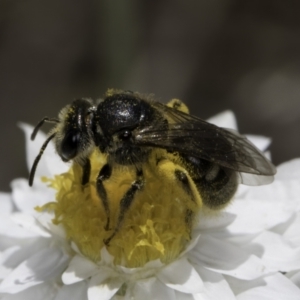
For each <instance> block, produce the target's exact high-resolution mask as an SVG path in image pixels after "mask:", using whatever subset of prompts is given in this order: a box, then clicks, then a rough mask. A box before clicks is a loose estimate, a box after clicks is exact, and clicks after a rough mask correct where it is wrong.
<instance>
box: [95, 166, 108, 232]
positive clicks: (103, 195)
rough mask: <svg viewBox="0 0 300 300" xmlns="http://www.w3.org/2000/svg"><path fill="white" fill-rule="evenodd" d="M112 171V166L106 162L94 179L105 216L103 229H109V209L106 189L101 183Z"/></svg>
mask: <svg viewBox="0 0 300 300" xmlns="http://www.w3.org/2000/svg"><path fill="white" fill-rule="evenodd" d="M111 173H112V168H111V166H110V165H109V164H106V165H104V166H103V167H102V169H101V170H100V172H99V175H98V177H97V181H96V188H97V192H98V195H99V197H100V199H101V201H102V204H103V207H104V210H105V213H106V216H107V221H106V225H105V227H104V228H105V230H109V223H110V209H109V203H108V199H107V193H106V189H105V187H104V185H103V181H105V180H107V179H109V178H110V176H111Z"/></svg>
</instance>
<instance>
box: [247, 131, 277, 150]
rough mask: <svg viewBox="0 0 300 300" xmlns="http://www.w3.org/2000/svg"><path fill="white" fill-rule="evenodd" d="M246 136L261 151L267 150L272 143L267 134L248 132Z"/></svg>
mask: <svg viewBox="0 0 300 300" xmlns="http://www.w3.org/2000/svg"><path fill="white" fill-rule="evenodd" d="M246 137H247V139H248V140H249V141H250V142H252V143H253V144H254V145H255V146H256V147H257V148H258V149H259V150H260V151H265V150H266V149H267V148H268V147H269V146H270V144H271V139H270V138H268V137H265V136H261V135H251V134H247V135H246Z"/></svg>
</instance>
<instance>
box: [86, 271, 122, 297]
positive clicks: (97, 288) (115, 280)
mask: <svg viewBox="0 0 300 300" xmlns="http://www.w3.org/2000/svg"><path fill="white" fill-rule="evenodd" d="M111 275H112V274H111V273H109V272H101V273H98V274H96V275H94V276H92V278H91V280H90V281H89V287H88V299H89V300H99V298H100V297H101V300H109V299H111V298H112V297H113V295H114V294H115V293H116V292H117V291H118V290H119V288H120V287H121V286H122V284H123V283H124V280H123V279H122V278H120V277H111Z"/></svg>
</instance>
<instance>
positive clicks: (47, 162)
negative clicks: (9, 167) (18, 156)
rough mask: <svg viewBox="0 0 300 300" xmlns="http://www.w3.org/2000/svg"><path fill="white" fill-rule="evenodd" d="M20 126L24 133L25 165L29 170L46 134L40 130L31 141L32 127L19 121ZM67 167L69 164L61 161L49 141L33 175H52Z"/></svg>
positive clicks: (65, 169)
mask: <svg viewBox="0 0 300 300" xmlns="http://www.w3.org/2000/svg"><path fill="white" fill-rule="evenodd" d="M20 127H21V128H22V130H23V131H24V133H25V138H26V153H27V166H28V170H30V169H31V167H32V165H33V162H34V160H35V158H36V156H37V154H38V153H39V151H40V148H41V146H42V144H43V143H44V142H45V140H46V138H47V136H46V135H45V134H43V133H42V132H41V131H40V132H39V133H38V134H37V136H36V138H35V140H34V141H31V139H30V136H31V133H32V131H33V127H32V126H30V125H28V124H25V123H20ZM68 169H69V165H68V164H65V163H63V161H62V160H61V159H60V157H59V156H58V155H57V153H56V152H55V150H54V146H53V143H49V144H48V146H47V148H46V150H45V151H44V154H43V156H42V159H41V160H40V161H39V164H38V167H37V169H36V174H35V177H41V176H53V175H55V174H60V173H63V172H66V171H67V170H68Z"/></svg>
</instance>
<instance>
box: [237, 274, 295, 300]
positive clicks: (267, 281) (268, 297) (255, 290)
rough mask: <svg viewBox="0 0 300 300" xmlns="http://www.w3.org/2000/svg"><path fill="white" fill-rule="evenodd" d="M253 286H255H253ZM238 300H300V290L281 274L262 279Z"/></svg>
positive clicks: (240, 295) (238, 297) (239, 296)
mask: <svg viewBox="0 0 300 300" xmlns="http://www.w3.org/2000/svg"><path fill="white" fill-rule="evenodd" d="M252 285H253V284H252ZM237 299H238V300H253V299H259V300H274V299H276V300H281V299H282V300H299V299H300V289H299V288H298V287H297V286H296V285H294V284H293V283H292V281H290V280H289V279H288V278H286V277H285V276H283V275H282V274H280V273H277V274H276V275H272V276H267V277H264V278H263V279H260V280H259V281H257V282H256V284H255V285H254V286H253V287H252V288H249V289H248V290H247V291H245V292H242V293H240V294H239V295H238V296H237Z"/></svg>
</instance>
